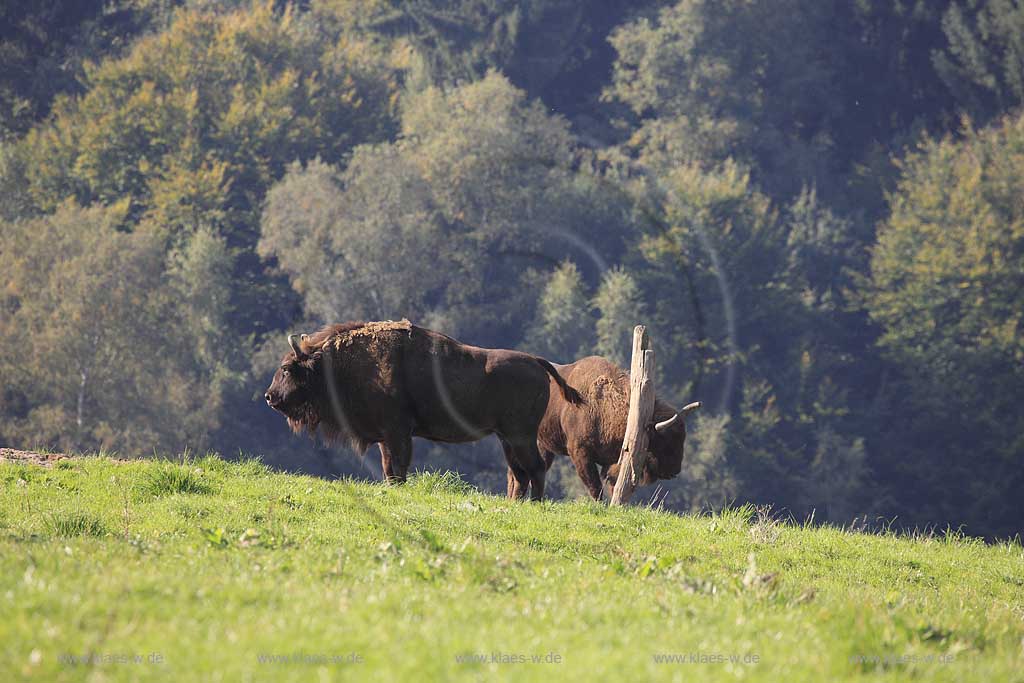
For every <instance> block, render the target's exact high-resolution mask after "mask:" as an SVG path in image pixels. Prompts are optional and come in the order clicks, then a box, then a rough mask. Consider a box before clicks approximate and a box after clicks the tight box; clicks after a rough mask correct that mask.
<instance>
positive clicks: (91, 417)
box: [0, 0, 1024, 533]
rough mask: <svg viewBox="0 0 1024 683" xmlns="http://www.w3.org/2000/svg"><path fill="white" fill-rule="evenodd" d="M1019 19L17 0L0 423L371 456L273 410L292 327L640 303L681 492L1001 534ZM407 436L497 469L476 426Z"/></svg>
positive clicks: (582, 331)
mask: <svg viewBox="0 0 1024 683" xmlns="http://www.w3.org/2000/svg"><path fill="white" fill-rule="evenodd" d="M72 5H73V6H72ZM1022 17H1024V14H1022V10H1021V3H1020V2H1018V1H1017V0H941V1H938V2H929V1H927V0H909V1H904V0H901V1H898V2H897V1H894V0H859V1H858V2H853V3H851V2H848V1H845V0H781V1H774V2H768V1H767V0H724V1H721V2H711V1H710V0H645V1H643V2H636V3H622V2H616V1H615V0H452V1H450V2H449V1H442V0H367V1H363V0H359V1H356V0H297V1H296V2H289V1H288V0H257V1H256V2H251V1H250V0H229V1H214V0H188V2H180V1H179V0H111V1H108V2H102V3H97V2H91V1H85V2H79V3H70V4H69V3H66V2H58V1H57V0H41V1H40V2H33V3H28V2H8V3H5V4H4V5H3V6H2V7H0V66H2V68H0V229H2V233H0V269H2V270H0V281H2V283H3V289H2V290H0V297H2V299H0V303H2V306H3V308H2V309H0V312H2V316H3V317H2V318H0V342H3V343H2V345H0V439H3V440H5V441H12V442H16V443H18V442H20V443H24V444H31V443H36V444H46V445H54V446H59V447H67V448H99V447H112V448H119V449H122V450H126V451H127V450H132V451H136V450H139V449H148V448H151V447H157V448H168V449H170V448H178V447H180V446H181V445H182V444H184V443H186V442H187V443H189V444H190V445H205V444H209V445H211V446H213V447H216V448H220V449H221V450H222V451H226V452H232V453H233V452H236V450H238V449H246V450H251V451H258V452H259V453H260V454H262V455H264V456H265V457H266V458H267V459H268V460H270V461H272V462H277V463H279V464H285V465H287V466H291V467H301V468H303V469H306V470H307V471H315V472H320V473H323V472H333V473H340V472H345V473H350V474H360V475H369V476H373V475H374V470H373V467H372V466H370V464H369V463H372V459H369V458H368V459H363V460H361V461H356V460H347V459H344V458H338V457H334V458H330V459H329V458H325V457H323V456H324V455H325V454H326V453H328V452H329V451H327V450H326V449H323V448H320V447H315V446H311V445H310V444H309V443H308V442H307V441H299V440H296V439H294V438H291V437H290V436H289V435H288V434H287V433H286V431H285V429H284V427H283V424H282V421H280V420H268V419H266V418H267V415H268V413H267V412H266V411H267V410H268V409H267V408H266V406H265V405H263V404H262V402H261V401H260V396H261V393H262V390H263V388H264V387H265V385H266V381H267V378H268V377H269V374H270V373H271V372H272V370H273V368H274V367H275V365H276V364H277V362H278V360H279V359H280V356H281V354H282V353H283V351H284V350H285V348H286V344H285V342H284V333H285V332H286V331H297V330H300V329H301V330H308V329H309V328H310V327H312V326H314V325H320V324H322V323H325V322H330V321H334V320H339V319H346V318H359V317H365V318H383V317H410V318H412V319H414V320H416V321H417V322H421V323H423V324H426V325H428V326H431V327H435V328H438V329H441V330H444V331H446V332H448V333H450V334H454V335H457V336H459V337H462V338H464V339H466V340H467V341H471V342H474V343H479V344H485V345H494V346H503V347H513V348H522V349H526V350H529V351H533V352H537V353H542V354H544V355H547V356H550V357H551V358H552V359H553V360H559V361H567V360H572V359H573V358H576V357H579V356H582V355H585V354H589V353H594V352H598V353H602V354H605V355H608V356H610V357H612V358H613V359H614V360H616V361H618V362H619V363H621V364H623V365H625V364H627V363H628V353H629V339H630V330H631V329H632V327H633V325H634V324H636V323H638V322H644V323H647V324H648V325H649V327H651V329H652V334H653V337H654V339H655V347H656V349H657V352H658V375H659V376H658V391H659V394H660V395H661V396H662V397H663V398H666V399H668V400H670V401H675V402H679V403H682V402H686V401H690V400H695V399H699V400H702V401H703V402H704V408H703V409H702V411H701V413H700V415H699V416H698V417H697V418H696V419H694V420H692V424H691V425H690V427H691V438H690V441H689V445H688V451H687V452H688V459H687V461H686V463H685V464H684V469H683V472H682V475H681V476H680V478H679V479H678V480H677V481H676V482H674V483H672V484H669V485H668V486H667V487H666V488H667V490H666V493H667V497H666V498H665V502H666V504H668V505H670V506H673V507H676V508H680V509H701V508H703V507H705V506H720V505H723V504H725V503H727V502H732V501H747V500H749V501H755V502H764V503H769V502H770V503H774V504H775V505H776V506H778V507H786V508H789V509H790V510H791V511H792V512H793V513H794V514H796V515H797V516H801V515H803V514H809V513H810V511H811V510H812V509H813V510H817V513H816V514H817V518H818V519H822V518H828V519H830V520H833V521H846V520H847V519H848V518H849V517H851V516H852V515H855V514H864V513H872V512H874V513H877V514H880V515H885V516H887V517H889V518H891V517H893V516H895V515H899V522H900V523H904V524H911V525H913V524H925V523H934V522H947V521H948V522H950V523H954V524H957V523H960V522H967V523H968V525H969V526H968V528H969V529H970V530H972V531H976V532H982V533H1010V532H1012V531H1013V530H1014V529H1015V528H1017V527H1019V522H1020V519H1021V513H1020V510H1019V507H1018V508H1015V507H1014V506H1013V504H1012V502H1009V501H1011V499H1012V494H1013V492H1014V490H1015V487H1019V484H1020V483H1021V482H1020V479H1019V477H1018V476H1017V475H1016V474H1015V471H1016V469H1019V468H1017V467H1016V465H1017V463H1016V459H1017V457H1018V455H1019V453H1020V452H1021V449H1022V444H1021V441H1020V437H1019V434H1020V433H1021V427H1024V424H1022V420H1021V413H1020V410H1019V409H1018V408H1017V402H1016V401H1014V398H1015V396H1014V394H1015V393H1019V387H1020V386H1021V379H1022V378H1021V375H1020V367H1021V366H1022V363H1021V360H1022V358H1021V353H1022V351H1021V342H1020V325H1019V317H1020V315H1019V311H1020V310H1021V308H1022V306H1021V304H1022V303H1024V302H1022V301H1021V300H1020V298H1019V294H1018V292H1019V290H1022V289H1024V287H1021V285H1022V284H1024V283H1021V282H1020V270H1021V263H1020V251H1021V248H1020V243H1021V235H1020V234H1019V233H1020V230H1019V225H1020V224H1022V217H1021V216H1020V215H1019V213H1020V211H1019V207H1018V204H1019V201H1017V198H1018V196H1019V194H1020V191H1021V190H1022V189H1024V188H1020V187H1018V185H1019V182H1018V181H1017V178H1019V177H1020V171H1021V170H1022V169H1021V168H1020V166H1021V165H1022V164H1021V163H1020V159H1018V158H1017V157H1018V156H1019V151H1020V149H1021V148H1024V145H1022V144H1021V139H1022V138H1024V135H1022V134H1021V132H1020V131H1021V129H1022V125H1024V124H1021V122H1020V121H1019V120H1018V118H1017V116H1018V115H1017V114H1015V113H1014V110H1016V109H1017V108H1019V106H1020V103H1021V96H1022V92H1024V86H1022V85H1021V83H1022V82H1024V80H1022V79H1024V77H1022V75H1021V55H1022V54H1024V51H1022V48H1021V44H1024V43H1022V40H1021V35H1022V34H1021V27H1022V26H1024V23H1022V22H1024V19H1022ZM965 114H966V115H969V116H970V117H971V119H970V120H972V121H973V122H974V123H973V124H971V123H966V124H965V125H963V126H961V123H960V122H961V120H963V116H964V115H965ZM1008 115H1009V118H1003V117H1007V116H1008ZM993 121H998V122H999V123H997V125H996V126H995V127H994V128H992V129H987V128H985V126H988V125H990V124H991V123H992V122H993ZM975 125H977V126H979V127H980V129H978V128H975V127H974V126H975ZM929 140H934V141H929ZM908 149H909V150H912V151H910V152H908V151H907V150H908ZM913 150H916V151H913ZM876 228H877V231H876ZM876 232H877V244H876ZM872 247H874V248H873V249H872ZM55 264H60V265H59V267H58V266H56V265H55ZM879 340H880V342H881V343H878V342H879ZM27 348H29V349H32V350H33V351H37V352H34V353H25V349H27ZM154 357H156V358H159V359H160V362H159V363H155V362H153V358H154ZM83 376H84V379H83ZM98 397H102V400H99V398H98ZM428 450H429V453H428V454H427V455H428V456H429V457H427V458H424V459H421V460H419V462H421V463H424V464H426V465H430V466H437V467H451V468H454V469H458V470H460V471H462V472H464V473H468V474H470V475H472V476H473V477H474V480H475V481H476V482H478V483H479V484H481V485H483V486H487V487H491V488H497V489H500V488H502V487H503V486H504V481H505V479H504V472H503V465H502V459H501V457H500V453H498V450H499V449H498V447H497V445H496V444H494V443H489V442H488V443H482V444H477V445H471V446H462V447H458V448H446V447H440V446H437V447H430V448H429V449H428ZM318 459H319V460H318ZM324 463H326V464H324ZM557 467H558V470H557V473H556V474H555V475H554V476H553V479H554V483H555V485H554V486H553V488H552V490H553V491H560V492H561V493H563V494H566V495H572V494H573V486H574V483H575V481H576V480H575V478H574V474H573V472H572V468H571V466H570V465H569V464H568V461H560V463H559V465H558V466H557ZM659 495H660V494H659ZM1015 525H1016V527H1015Z"/></svg>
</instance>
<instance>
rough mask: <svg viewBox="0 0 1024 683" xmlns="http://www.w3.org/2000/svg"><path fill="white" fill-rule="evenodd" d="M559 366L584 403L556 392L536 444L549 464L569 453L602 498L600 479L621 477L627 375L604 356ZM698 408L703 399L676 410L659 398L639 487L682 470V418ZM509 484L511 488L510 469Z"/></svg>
mask: <svg viewBox="0 0 1024 683" xmlns="http://www.w3.org/2000/svg"><path fill="white" fill-rule="evenodd" d="M555 368H556V369H557V370H558V373H559V374H560V375H561V376H562V377H564V378H565V381H566V382H568V383H569V386H571V387H572V388H574V389H576V390H577V391H578V392H579V393H580V394H581V395H582V396H583V400H584V403H583V404H582V405H579V406H577V405H570V404H569V403H567V402H566V401H564V400H562V399H561V397H559V396H557V395H554V394H552V395H551V397H550V398H549V399H548V408H547V411H546V412H545V414H544V419H543V420H541V424H540V430H539V432H538V434H537V441H538V445H539V446H540V450H541V452H542V453H543V456H544V461H545V464H546V466H547V467H551V463H552V461H553V460H554V455H555V454H562V455H568V456H569V457H570V458H571V459H572V462H573V464H574V465H576V472H577V473H578V474H579V476H580V479H581V480H582V481H583V484H584V486H586V487H587V491H588V492H589V493H590V495H591V496H592V497H593V498H594V499H595V500H600V498H601V493H602V490H603V486H602V480H604V481H607V482H608V483H609V484H610V485H612V486H614V485H615V480H616V478H617V476H618V470H619V464H618V463H619V452H620V451H621V449H622V440H623V439H624V438H625V436H626V417H627V415H628V413H629V374H628V373H626V372H625V371H624V370H622V369H621V368H620V367H618V366H617V365H615V364H614V363H612V362H610V361H608V360H606V359H604V358H601V357H600V356H588V357H587V358H582V359H580V360H578V361H576V362H575V363H569V364H568V365H556V366H555ZM699 407H700V403H691V404H689V405H687V406H686V407H685V408H683V409H682V410H680V411H676V409H675V408H673V407H672V406H670V405H668V404H667V403H665V402H664V401H660V400H659V401H656V402H655V404H654V417H653V420H652V422H651V424H650V425H649V426H648V446H647V449H648V451H649V452H650V457H648V458H647V462H646V464H645V466H644V477H643V480H642V481H641V482H640V485H641V486H645V485H647V484H650V483H653V482H654V481H657V480H658V479H672V478H674V477H676V476H677V475H678V474H679V471H680V470H681V469H682V465H683V445H684V444H685V442H686V424H685V422H684V417H685V416H686V415H687V414H688V413H690V412H691V411H693V410H696V409H697V408H699ZM599 468H600V476H599V474H598V469H599ZM509 482H510V488H511V482H512V475H511V473H510V474H509Z"/></svg>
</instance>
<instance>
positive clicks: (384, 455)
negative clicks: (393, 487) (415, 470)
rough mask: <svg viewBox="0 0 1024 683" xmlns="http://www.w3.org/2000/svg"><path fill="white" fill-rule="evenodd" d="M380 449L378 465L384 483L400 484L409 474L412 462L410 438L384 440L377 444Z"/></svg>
mask: <svg viewBox="0 0 1024 683" xmlns="http://www.w3.org/2000/svg"><path fill="white" fill-rule="evenodd" d="M377 445H378V446H379V447H380V464H381V467H382V468H383V469H384V481H385V482H386V483H388V484H401V483H402V482H404V481H405V477H406V474H408V472H409V462H410V461H411V460H412V437H410V436H403V437H396V438H390V439H386V440H384V441H381V442H380V443H379V444H377Z"/></svg>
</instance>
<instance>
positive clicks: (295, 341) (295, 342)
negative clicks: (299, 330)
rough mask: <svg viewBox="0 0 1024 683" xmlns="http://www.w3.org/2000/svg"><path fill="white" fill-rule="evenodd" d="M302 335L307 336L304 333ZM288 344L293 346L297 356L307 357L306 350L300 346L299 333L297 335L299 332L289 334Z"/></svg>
mask: <svg viewBox="0 0 1024 683" xmlns="http://www.w3.org/2000/svg"><path fill="white" fill-rule="evenodd" d="M302 336H303V337H305V336H306V335H302ZM288 346H290V347H292V351H294V352H295V356H296V358H305V357H306V352H305V351H303V350H302V347H301V346H299V335H297V334H289V335H288Z"/></svg>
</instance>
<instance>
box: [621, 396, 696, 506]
mask: <svg viewBox="0 0 1024 683" xmlns="http://www.w3.org/2000/svg"><path fill="white" fill-rule="evenodd" d="M662 405H664V404H662ZM697 408H700V402H699V401H697V402H695V403H690V404H689V405H687V406H686V407H684V408H683V409H682V410H680V411H679V412H677V413H673V414H672V415H671V417H669V418H668V419H665V420H661V421H658V422H652V423H651V424H650V425H649V429H648V432H647V436H648V438H647V450H648V451H649V452H650V457H648V458H647V461H646V462H645V463H644V473H643V478H642V479H641V481H640V482H639V484H638V485H639V486H646V485H648V484H653V483H654V482H656V481H657V480H659V479H674V478H675V477H677V476H679V472H680V471H681V470H682V469H683V447H684V445H685V444H686V420H685V418H686V416H687V415H688V414H690V413H692V412H693V411H694V410H696V409H697ZM618 474H619V464H618V463H615V464H613V465H612V466H611V467H610V468H609V469H608V475H607V477H606V479H607V481H608V483H609V484H611V485H612V486H614V485H615V480H616V479H617V478H618Z"/></svg>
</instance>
